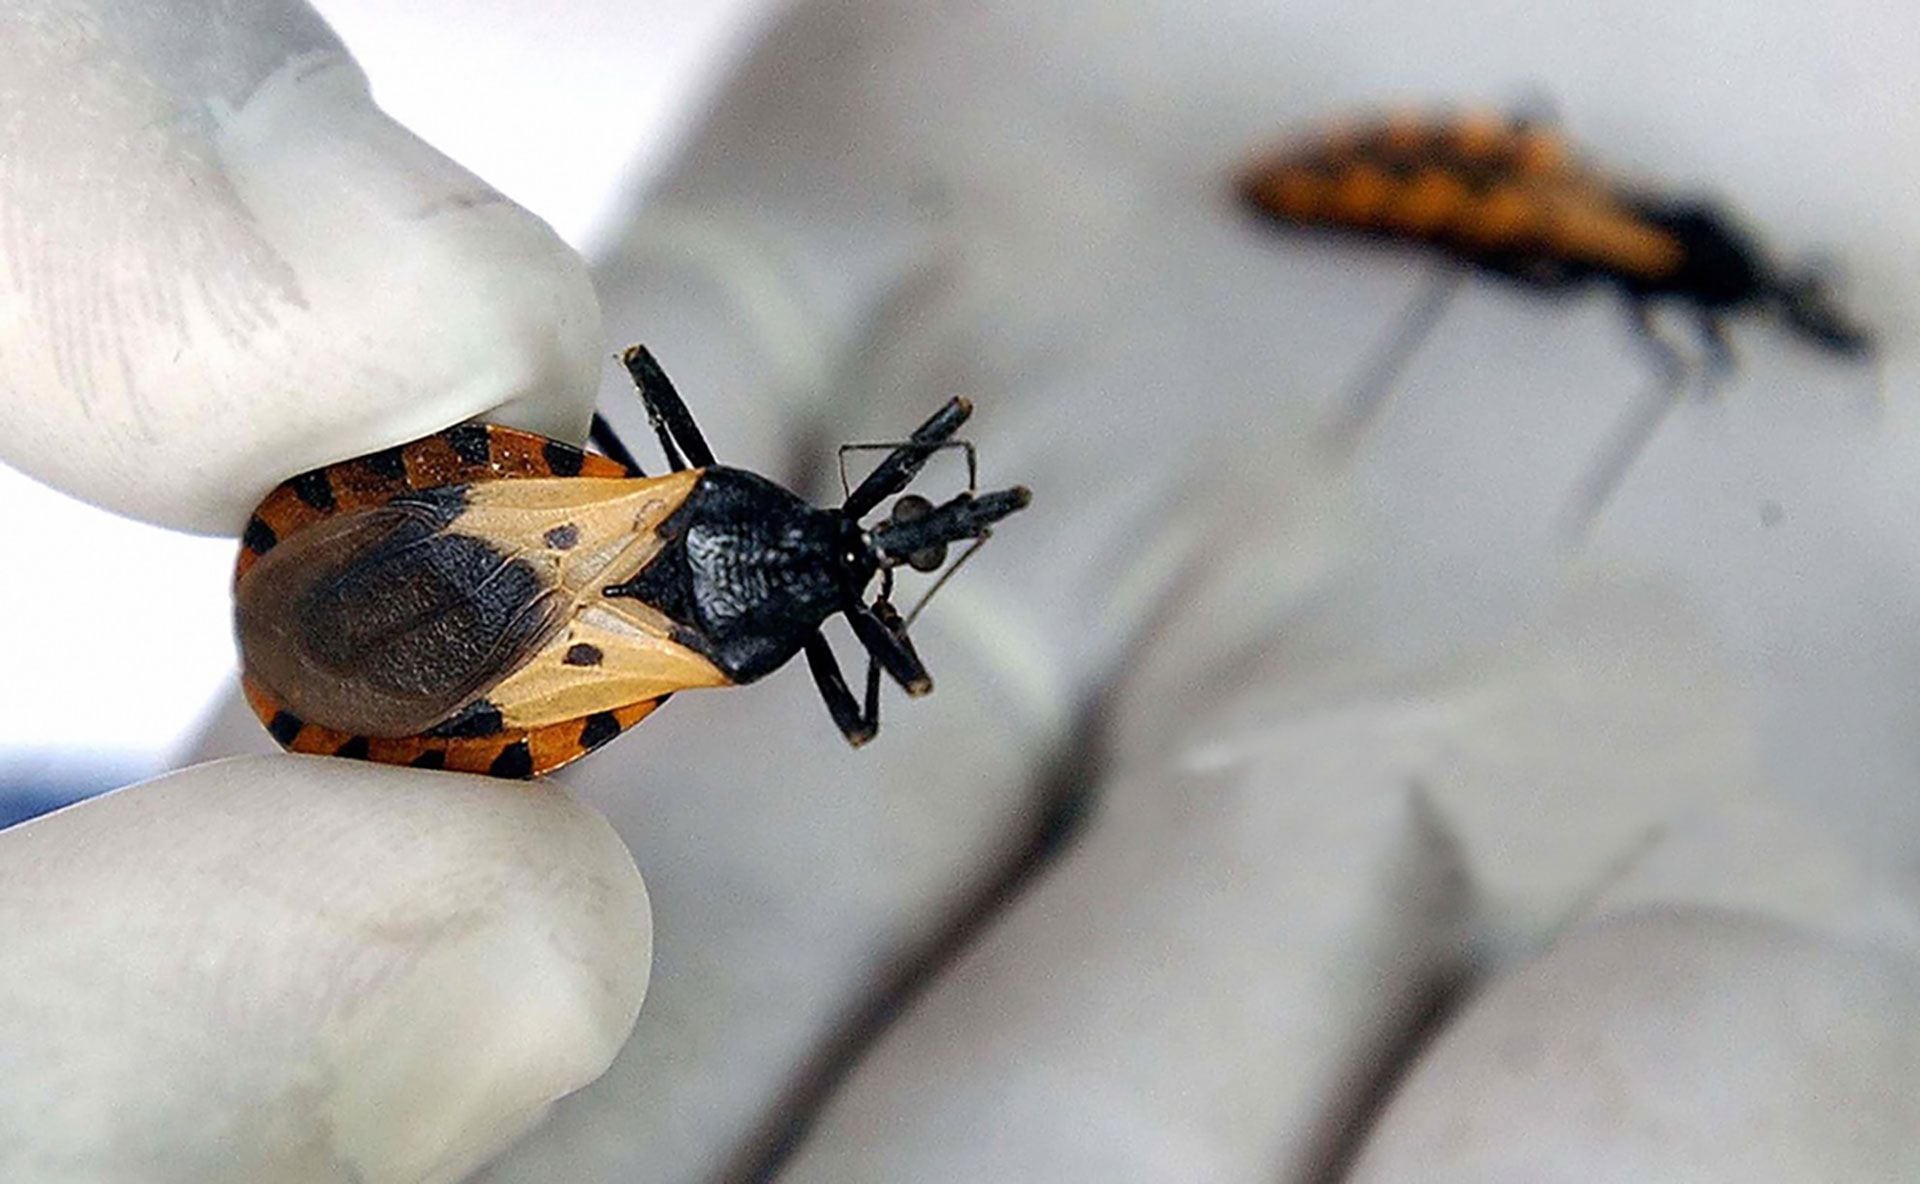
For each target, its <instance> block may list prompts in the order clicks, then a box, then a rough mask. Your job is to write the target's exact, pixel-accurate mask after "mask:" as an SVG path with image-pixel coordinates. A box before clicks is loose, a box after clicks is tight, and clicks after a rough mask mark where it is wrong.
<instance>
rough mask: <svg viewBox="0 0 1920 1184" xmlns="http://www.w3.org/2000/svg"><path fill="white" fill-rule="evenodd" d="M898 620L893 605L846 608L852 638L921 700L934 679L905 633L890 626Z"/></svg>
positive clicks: (930, 687)
mask: <svg viewBox="0 0 1920 1184" xmlns="http://www.w3.org/2000/svg"><path fill="white" fill-rule="evenodd" d="M883 613H884V614H885V615H882V614H883ZM899 619H900V618H899V615H898V614H897V613H895V612H894V611H893V606H891V605H888V606H887V607H886V608H885V609H881V610H876V609H874V608H869V607H868V606H867V605H864V604H856V605H853V606H851V607H849V608H848V609H847V623H848V624H850V625H852V626H853V635H854V636H855V637H858V638H859V639H860V644H861V645H863V646H866V647H867V652H868V653H869V654H871V655H873V659H874V661H876V662H878V663H879V664H880V666H881V668H882V669H884V670H885V671H886V672H887V673H888V674H891V675H892V676H893V679H894V681H895V682H897V683H899V684H900V685H901V686H902V687H904V688H906V692H907V694H909V695H912V696H914V697H915V698H918V697H919V696H921V695H924V694H926V693H927V692H928V691H931V690H932V689H933V676H932V675H930V674H928V673H927V668H926V667H925V666H924V665H922V664H921V662H920V655H919V654H916V653H914V652H913V643H912V642H909V641H908V640H907V637H906V634H905V633H902V632H900V631H898V630H897V629H896V628H895V626H894V625H893V624H891V623H890V621H893V622H897V621H898V620H899Z"/></svg>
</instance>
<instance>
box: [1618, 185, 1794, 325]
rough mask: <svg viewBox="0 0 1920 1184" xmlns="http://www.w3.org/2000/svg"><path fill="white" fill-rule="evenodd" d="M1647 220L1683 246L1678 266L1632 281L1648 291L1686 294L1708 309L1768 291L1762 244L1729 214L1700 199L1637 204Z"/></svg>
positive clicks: (1745, 300) (1733, 304)
mask: <svg viewBox="0 0 1920 1184" xmlns="http://www.w3.org/2000/svg"><path fill="white" fill-rule="evenodd" d="M1636 205H1637V210H1638V212H1639V214H1640V215H1641V217H1643V218H1645V219H1646V221H1647V222H1648V223H1649V224H1651V225H1653V226H1657V227H1659V228H1660V229H1661V230H1664V231H1666V232H1667V233H1668V234H1670V235H1672V236H1673V237H1674V239H1675V240H1676V241H1678V242H1679V244H1680V247H1681V262H1680V266H1679V268H1678V269H1677V270H1675V271H1673V272H1672V273H1670V274H1668V275H1665V276H1662V277H1660V278H1659V279H1657V280H1641V281H1637V282H1634V283H1630V284H1629V286H1630V287H1632V288H1634V289H1636V290H1637V291H1641V292H1644V293H1646V294H1648V295H1673V296H1682V297H1685V298H1687V299H1689V300H1692V301H1694V302H1696V303H1698V304H1700V305H1703V306H1705V307H1707V308H1715V309H1719V308H1734V307H1737V306H1739V305H1743V304H1750V303H1752V302H1753V301H1755V300H1758V299H1760V298H1761V297H1762V296H1764V295H1765V294H1766V292H1767V290H1768V277H1767V272H1766V268H1765V265H1764V264H1763V263H1762V262H1761V259H1760V253H1759V248H1758V246H1757V245H1756V244H1755V243H1754V242H1753V241H1752V240H1751V239H1750V238H1749V237H1748V236H1747V235H1746V234H1745V233H1744V232H1742V231H1741V230H1740V229H1739V228H1738V227H1737V226H1735V225H1734V224H1733V223H1732V222H1731V221H1730V220H1729V219H1728V218H1727V217H1726V215H1724V214H1722V213H1721V212H1720V211H1718V210H1716V209H1714V208H1713V207H1711V206H1707V205H1702V204H1699V203H1697V202H1691V203H1685V204H1674V203H1670V202H1661V201H1655V200H1643V201H1641V202H1638V203H1636Z"/></svg>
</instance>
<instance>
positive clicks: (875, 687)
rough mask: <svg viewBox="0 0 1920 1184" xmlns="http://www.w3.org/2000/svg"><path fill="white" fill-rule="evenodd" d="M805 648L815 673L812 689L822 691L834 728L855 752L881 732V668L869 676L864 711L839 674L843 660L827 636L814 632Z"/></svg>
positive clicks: (808, 667) (874, 670)
mask: <svg viewBox="0 0 1920 1184" xmlns="http://www.w3.org/2000/svg"><path fill="white" fill-rule="evenodd" d="M805 648H806V652H807V669H808V670H810V671H812V672H813V685H814V686H816V687H818V688H820V697H821V698H822V699H824V700H826V704H827V714H829V715H831V716H832V717H833V723H834V726H835V727H837V728H839V729H840V734H841V735H843V736H845V737H846V738H847V743H849V744H851V745H853V746H854V747H855V748H858V747H860V746H861V745H862V744H865V743H866V742H867V741H869V740H871V739H873V737H874V733H876V732H878V731H879V730H880V672H879V667H878V666H874V667H872V668H871V669H869V670H868V672H867V702H866V706H865V708H864V709H862V706H861V704H860V703H859V702H858V701H857V700H856V699H854V697H853V692H852V691H851V690H849V689H848V687H847V679H846V676H845V675H843V674H841V673H840V660H839V659H838V658H835V657H834V656H833V646H832V645H830V644H828V642H827V635H826V634H824V633H822V632H820V631H819V630H818V629H816V630H814V631H813V634H812V635H811V636H809V637H808V638H807V641H806V647H805Z"/></svg>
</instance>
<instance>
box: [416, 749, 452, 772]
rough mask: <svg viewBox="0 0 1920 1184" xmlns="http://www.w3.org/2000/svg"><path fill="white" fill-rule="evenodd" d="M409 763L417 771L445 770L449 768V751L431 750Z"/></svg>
mask: <svg viewBox="0 0 1920 1184" xmlns="http://www.w3.org/2000/svg"><path fill="white" fill-rule="evenodd" d="M407 763H408V764H410V765H412V766H413V767H414V768H416V769H444V768H446V767H447V750H446V749H444V748H429V749H427V750H426V751H425V752H423V753H421V754H420V755H419V756H416V757H414V758H413V759H412V760H411V761H408V762H407Z"/></svg>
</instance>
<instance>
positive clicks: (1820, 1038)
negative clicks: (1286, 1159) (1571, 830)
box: [1352, 906, 1920, 1184]
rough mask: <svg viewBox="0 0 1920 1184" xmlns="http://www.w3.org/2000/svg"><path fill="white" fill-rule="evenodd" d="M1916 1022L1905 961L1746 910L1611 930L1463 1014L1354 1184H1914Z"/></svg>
mask: <svg viewBox="0 0 1920 1184" xmlns="http://www.w3.org/2000/svg"><path fill="white" fill-rule="evenodd" d="M1917 1024H1920V967H1917V966H1916V964H1915V962H1914V961H1913V960H1912V959H1911V957H1908V956H1896V955H1893V954H1890V953H1888V952H1886V951H1882V950H1876V949H1873V948H1872V947H1868V946H1862V945H1859V944H1857V943H1854V942H1850V941H1847V940H1844V939H1840V938H1836V937H1833V936H1831V935H1827V934H1822V933H1820V932H1818V931H1816V930H1810V929H1806V928H1802V927H1799V926H1796V925H1793V924H1790V923H1785V922H1781V921H1778V920H1774V919H1771V918H1766V917H1762V916H1759V915H1757V914H1753V913H1747V912H1730V911H1722V910H1715V909H1702V908H1697V907H1685V906H1682V907H1668V908H1664V909H1648V910H1644V911H1638V912H1631V913H1626V914H1620V915H1616V916H1613V917H1611V918H1609V919H1607V920H1604V921H1601V922H1598V923H1596V924H1594V925H1592V926H1590V927H1583V928H1581V929H1579V930H1577V931H1575V932H1574V933H1572V934H1570V935H1568V936H1567V938H1566V939H1565V940H1563V941H1561V942H1560V943H1559V944H1558V945H1556V946H1555V947H1554V948H1553V949H1552V950H1551V951H1550V952H1549V953H1547V954H1546V955H1545V956H1544V957H1542V958H1540V959H1539V960H1538V961H1536V962H1534V963H1532V964H1531V965H1529V966H1527V967H1526V968H1524V969H1522V970H1520V971H1519V972H1517V973H1515V974H1513V975H1512V976H1510V977H1509V978H1507V979H1506V980H1504V981H1502V982H1500V983H1498V984H1496V985H1495V986H1493V987H1492V988H1491V989H1490V990H1489V991H1488V992H1487V993H1486V995H1485V996H1484V997H1483V998H1481V999H1480V1000H1478V1001H1477V1002H1476V1003H1475V1005H1474V1006H1473V1007H1472V1008H1471V1010H1470V1011H1469V1012H1468V1014H1467V1015H1466V1016H1465V1017H1464V1018H1463V1019H1462V1020H1461V1021H1460V1022H1459V1023H1458V1024H1457V1025H1455V1026H1454V1027H1453V1028H1452V1029H1451V1030H1450V1031H1448V1032H1447V1033H1446V1034H1445V1035H1444V1036H1442V1037H1441V1038H1440V1040H1439V1041H1438V1042H1437V1043H1436V1044H1435V1045H1434V1047H1433V1048H1432V1049H1431V1050H1430V1052H1429V1053H1428V1055H1426V1056H1425V1057H1424V1058H1423V1059H1422V1061H1421V1063H1420V1065H1419V1066H1418V1067H1417V1068H1416V1070H1415V1071H1414V1072H1413V1073H1412V1075H1411V1076H1410V1077H1409V1078H1408V1080H1407V1081H1406V1082H1405V1085H1404V1088H1403V1089H1401V1091H1400V1092H1399V1094H1398V1096H1397V1097H1396V1098H1395V1099H1394V1100H1393V1102H1392V1103H1391V1104H1390V1105H1389V1106H1388V1107H1387V1109H1386V1111H1385V1113H1384V1114H1383V1116H1382V1118H1381V1121H1380V1124H1379V1126H1378V1128H1377V1129H1376V1131H1375V1132H1374V1133H1373V1134H1372V1135H1371V1136H1370V1138H1369V1139H1368V1143H1367V1147H1366V1150H1365V1151H1364V1153H1363V1154H1362V1155H1361V1156H1360V1158H1359V1160H1358V1162H1357V1163H1356V1165H1355V1167H1354V1172H1353V1176H1352V1179H1353V1180H1354V1181H1355V1184H1403V1182H1412V1181H1420V1182H1422V1184H1465V1182H1466V1181H1482V1180H1529V1181H1538V1182H1539V1184H1572V1182H1574V1181H1579V1182H1580V1184H1616V1182H1617V1184H1625V1182H1626V1181H1642V1180H1678V1179H1686V1180H1700V1181H1729V1182H1731V1181H1742V1182H1752V1184H1774V1182H1776V1181H1777V1182H1779V1184H1788V1182H1795V1184H1797V1182H1799V1181H1805V1180H1908V1179H1913V1178H1915V1176H1916V1174H1920V1149H1917V1148H1916V1145H1915V1143H1914V1140H1913V1130H1914V1127H1915V1124H1916V1123H1920V1042H1916V1041H1915V1039H1914V1036H1913V1033H1914V1031H1915V1028H1916V1025H1917Z"/></svg>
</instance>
